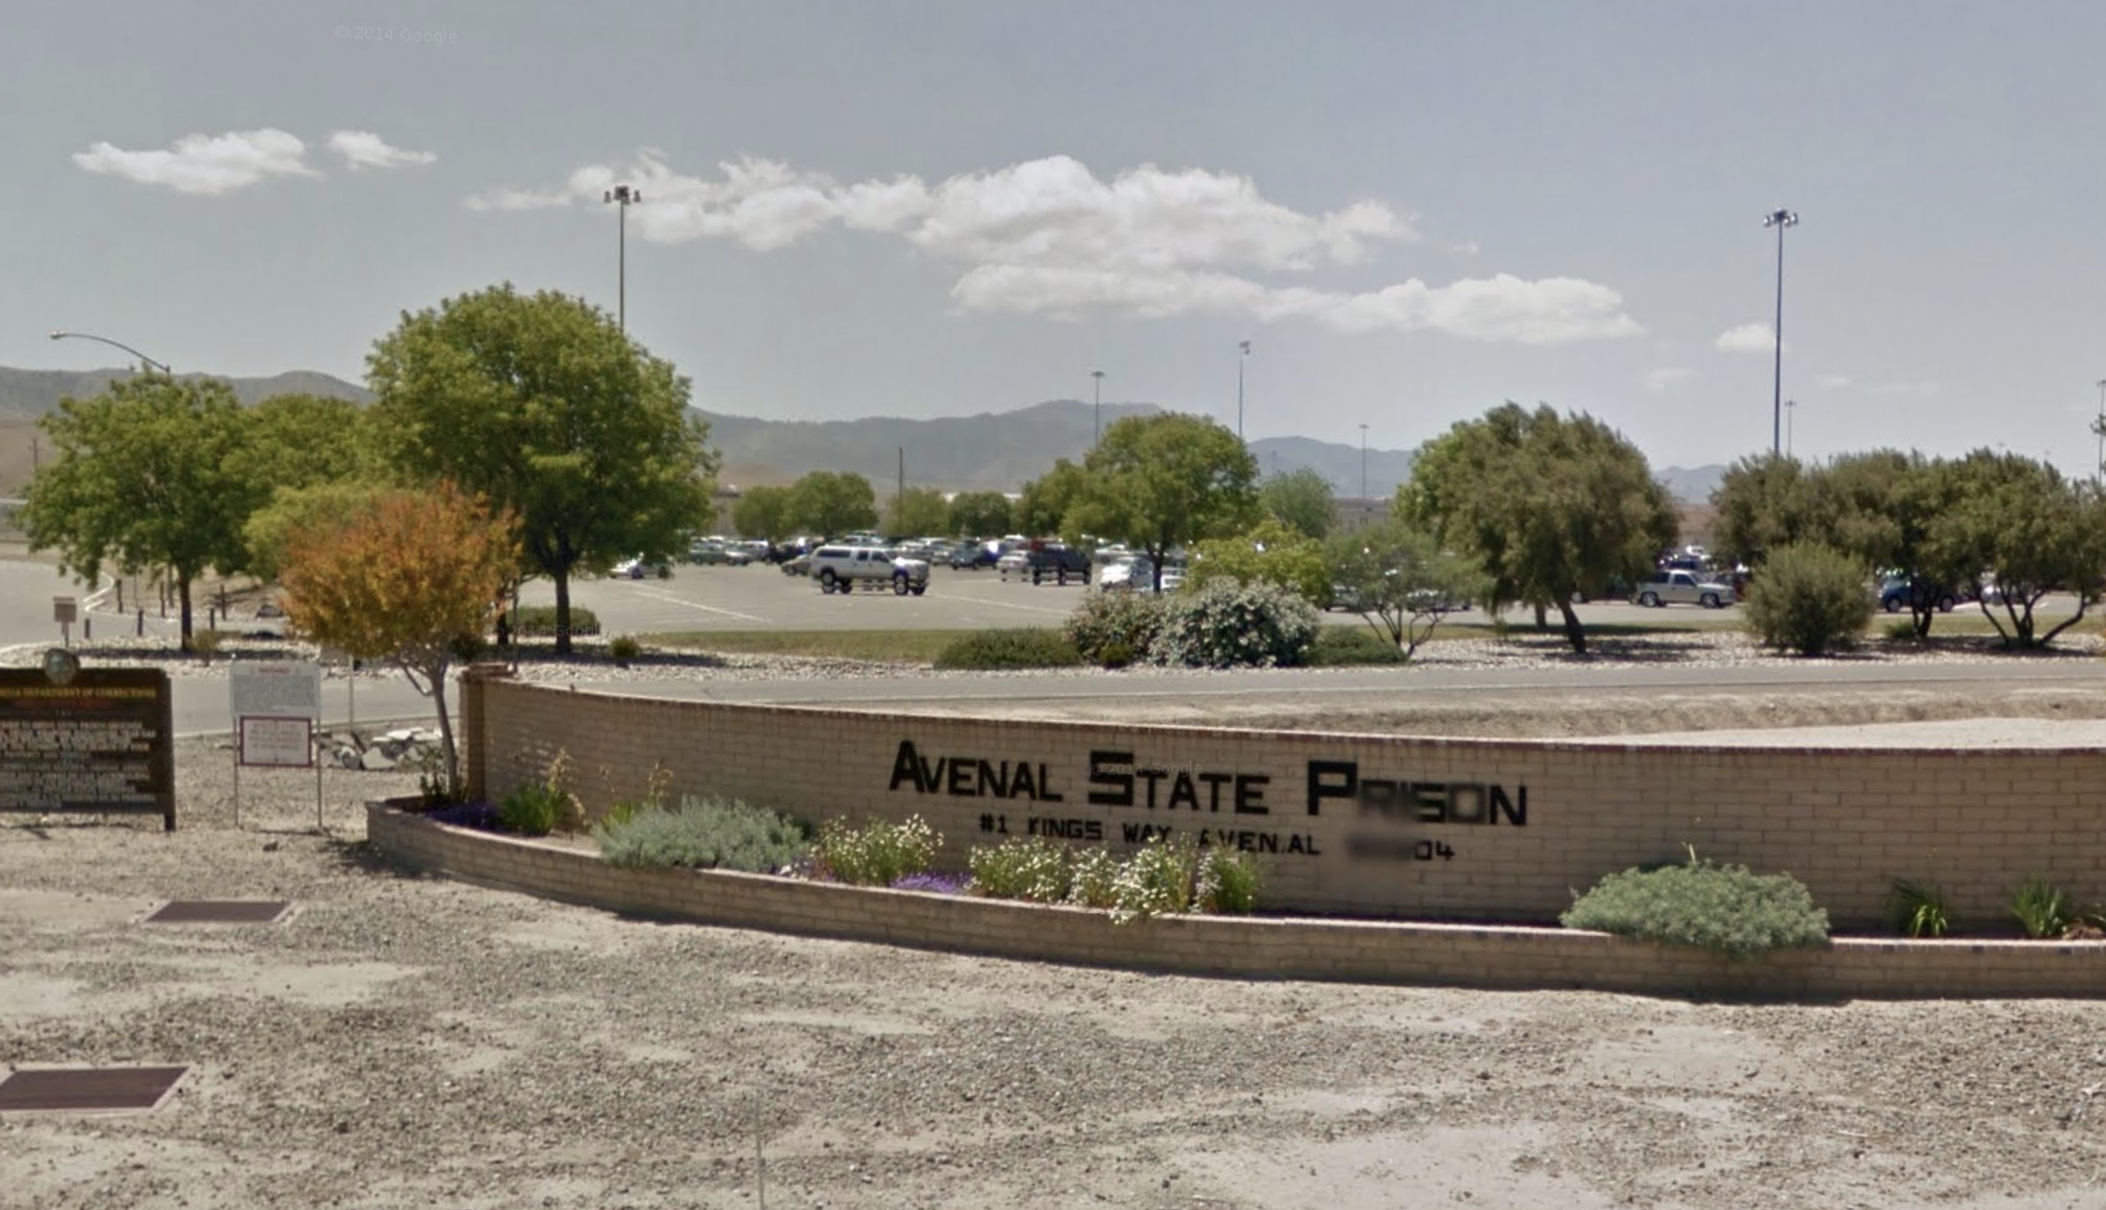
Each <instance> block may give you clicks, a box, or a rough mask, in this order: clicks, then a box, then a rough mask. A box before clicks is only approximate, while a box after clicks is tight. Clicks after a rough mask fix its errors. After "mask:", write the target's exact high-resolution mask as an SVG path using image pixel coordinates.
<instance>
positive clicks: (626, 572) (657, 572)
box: [614, 555, 673, 580]
mask: <svg viewBox="0 0 2106 1210" xmlns="http://www.w3.org/2000/svg"><path fill="white" fill-rule="evenodd" d="M672 577H673V565H672V564H670V563H667V562H665V561H664V560H662V559H646V558H644V557H643V556H642V555H636V556H634V557H632V558H627V559H623V560H622V561H621V562H619V563H616V564H615V565H614V578H615V579H617V580H643V579H651V578H656V579H660V580H669V579H671V578H672Z"/></svg>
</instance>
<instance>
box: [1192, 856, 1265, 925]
mask: <svg viewBox="0 0 2106 1210" xmlns="http://www.w3.org/2000/svg"><path fill="white" fill-rule="evenodd" d="M1259 881H1260V880H1259V877H1258V860H1257V858H1255V857H1253V856H1251V855H1250V854H1249V853H1244V852H1240V851H1238V850H1236V849H1230V848H1224V847H1222V846H1219V845H1217V846H1214V847H1212V848H1209V849H1208V850H1207V851H1206V853H1205V854H1204V855H1203V856H1201V857H1200V859H1199V875H1198V877H1197V878H1196V879H1194V880H1193V884H1192V902H1193V905H1194V906H1196V907H1197V908H1198V909H1199V910H1200V911H1202V912H1217V913H1221V914H1224V915H1230V914H1239V915H1240V914H1245V913H1249V912H1254V911H1256V910H1257V909H1258V883H1259Z"/></svg>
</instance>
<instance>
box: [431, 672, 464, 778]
mask: <svg viewBox="0 0 2106 1210" xmlns="http://www.w3.org/2000/svg"><path fill="white" fill-rule="evenodd" d="M450 662H451V661H447V660H441V661H439V662H438V663H435V664H428V665H426V666H425V667H424V669H423V672H424V675H425V677H426V678H428V679H429V680H430V682H431V704H432V708H433V709H435V710H437V711H438V713H439V760H440V762H441V764H442V765H443V766H444V767H445V770H446V793H447V794H448V795H449V796H451V797H455V798H458V797H460V793H461V754H460V750H459V749H458V748H456V747H455V746H454V742H453V719H452V718H451V717H450V716H449V715H448V714H447V713H446V667H447V664H448V663H450Z"/></svg>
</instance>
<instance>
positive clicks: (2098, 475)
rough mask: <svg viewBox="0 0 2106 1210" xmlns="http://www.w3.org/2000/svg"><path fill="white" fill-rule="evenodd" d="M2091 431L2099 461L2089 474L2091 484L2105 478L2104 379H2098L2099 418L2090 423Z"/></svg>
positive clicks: (2105, 402)
mask: <svg viewBox="0 0 2106 1210" xmlns="http://www.w3.org/2000/svg"><path fill="white" fill-rule="evenodd" d="M2091 431H2092V432H2094V433H2096V434H2098V438H2099V460H2098V465H2097V467H2096V468H2095V469H2094V470H2093V471H2092V472H2091V478H2092V482H2094V483H2097V482H2099V481H2100V480H2101V479H2102V478H2106V378H2101V379H2099V418H2098V419H2097V420H2094V421H2092V422H2091Z"/></svg>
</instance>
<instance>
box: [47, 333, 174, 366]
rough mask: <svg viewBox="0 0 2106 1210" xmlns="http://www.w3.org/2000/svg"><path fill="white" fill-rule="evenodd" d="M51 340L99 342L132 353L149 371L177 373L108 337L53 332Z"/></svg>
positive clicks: (162, 363)
mask: <svg viewBox="0 0 2106 1210" xmlns="http://www.w3.org/2000/svg"><path fill="white" fill-rule="evenodd" d="M51 339H53V340H92V341H96V342H98V343H100V344H106V345H108V346H110V347H111V348H113V349H123V350H124V351H125V352H127V353H130V354H131V355H132V356H134V357H136V358H138V359H139V364H141V365H143V366H145V367H146V368H147V369H149V370H159V371H161V372H162V373H163V374H173V373H175V371H174V370H171V369H169V368H168V363H167V362H165V361H155V360H154V359H153V358H151V357H148V356H147V355H146V354H144V353H141V352H140V351H139V350H137V349H135V348H133V347H132V346H130V345H128V344H125V343H124V342H123V341H121V340H111V339H110V338H109V337H107V336H96V335H93V334H92V333H88V332H57V331H54V332H53V333H52V334H51Z"/></svg>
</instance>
